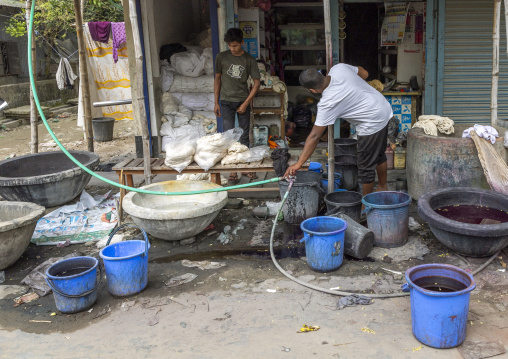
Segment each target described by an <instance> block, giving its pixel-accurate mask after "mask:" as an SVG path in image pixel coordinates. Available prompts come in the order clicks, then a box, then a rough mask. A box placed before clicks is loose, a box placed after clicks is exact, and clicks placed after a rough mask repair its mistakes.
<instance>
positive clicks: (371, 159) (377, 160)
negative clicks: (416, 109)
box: [358, 124, 388, 183]
mask: <svg viewBox="0 0 508 359" xmlns="http://www.w3.org/2000/svg"><path fill="white" fill-rule="evenodd" d="M387 141H388V124H387V125H386V126H385V127H384V128H383V129H382V130H379V131H378V132H376V133H374V134H372V135H368V136H358V180H359V181H360V182H361V183H371V182H374V181H375V179H376V166H377V165H380V164H381V163H384V162H386V155H385V151H386V144H387Z"/></svg>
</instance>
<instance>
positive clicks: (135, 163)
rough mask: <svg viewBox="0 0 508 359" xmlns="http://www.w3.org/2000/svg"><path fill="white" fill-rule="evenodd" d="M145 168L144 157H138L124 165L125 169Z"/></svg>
mask: <svg viewBox="0 0 508 359" xmlns="http://www.w3.org/2000/svg"><path fill="white" fill-rule="evenodd" d="M138 168H143V159H142V158H136V159H135V160H134V161H132V162H131V163H129V166H126V167H124V169H125V170H130V169H138Z"/></svg>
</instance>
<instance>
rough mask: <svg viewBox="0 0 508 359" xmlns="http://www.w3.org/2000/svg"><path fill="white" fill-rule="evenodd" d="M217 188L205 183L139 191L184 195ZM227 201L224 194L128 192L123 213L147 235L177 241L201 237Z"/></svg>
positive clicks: (175, 183)
mask: <svg viewBox="0 0 508 359" xmlns="http://www.w3.org/2000/svg"><path fill="white" fill-rule="evenodd" d="M218 187H221V186H219V185H217V184H215V183H211V182H207V181H166V182H160V183H154V184H151V185H148V186H144V187H141V188H143V189H147V190H151V191H160V192H187V191H199V190H206V189H213V188H218ZM227 201H228V195H227V192H214V193H205V194H196V195H180V196H161V195H150V194H143V193H136V192H129V193H128V194H127V195H126V196H125V197H124V199H123V203H122V205H123V209H124V210H125V212H127V213H128V214H129V215H130V216H131V217H132V219H133V220H134V222H135V223H136V224H137V225H138V226H140V227H141V228H143V229H144V230H145V231H146V232H147V233H149V234H150V235H152V236H154V237H156V238H160V239H164V240H168V241H178V240H181V239H186V238H190V237H193V236H195V235H196V234H198V233H201V232H202V231H203V230H204V229H205V228H206V227H208V226H209V225H210V223H212V221H213V220H214V219H215V217H217V215H218V214H219V212H220V210H221V209H222V208H223V207H224V206H225V205H226V203H227Z"/></svg>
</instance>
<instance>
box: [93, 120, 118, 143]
mask: <svg viewBox="0 0 508 359" xmlns="http://www.w3.org/2000/svg"><path fill="white" fill-rule="evenodd" d="M92 127H93V138H94V139H95V141H97V142H108V141H111V140H112V139H113V129H114V127H115V119H114V118H112V117H97V118H94V119H92Z"/></svg>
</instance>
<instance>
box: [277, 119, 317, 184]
mask: <svg viewBox="0 0 508 359" xmlns="http://www.w3.org/2000/svg"><path fill="white" fill-rule="evenodd" d="M325 130H326V126H316V125H314V127H312V131H311V132H310V134H309V137H307V141H305V146H304V147H303V151H302V154H301V155H300V158H299V159H298V162H296V163H295V164H294V165H292V166H289V168H288V169H287V170H286V173H285V174H284V178H286V179H289V176H294V175H296V171H298V170H299V169H300V168H302V166H303V164H304V163H305V162H307V160H308V159H309V158H310V156H311V155H312V153H313V152H314V150H315V149H316V147H317V145H318V143H319V139H320V138H321V136H323V133H324V132H325Z"/></svg>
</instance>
